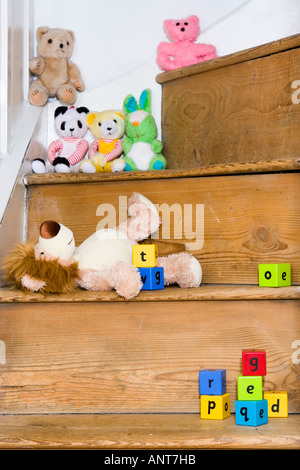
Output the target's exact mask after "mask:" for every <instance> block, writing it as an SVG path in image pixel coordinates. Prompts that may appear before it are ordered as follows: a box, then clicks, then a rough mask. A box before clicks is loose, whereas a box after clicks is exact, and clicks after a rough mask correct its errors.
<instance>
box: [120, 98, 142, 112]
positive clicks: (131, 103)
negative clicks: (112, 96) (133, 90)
mask: <svg viewBox="0 0 300 470" xmlns="http://www.w3.org/2000/svg"><path fill="white" fill-rule="evenodd" d="M123 106H124V110H125V111H126V112H127V113H128V114H130V113H133V112H134V111H137V110H138V109H139V107H138V104H137V101H136V99H135V97H134V96H132V95H127V96H126V98H125V100H124V103H123Z"/></svg>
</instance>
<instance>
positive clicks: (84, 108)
mask: <svg viewBox="0 0 300 470" xmlns="http://www.w3.org/2000/svg"><path fill="white" fill-rule="evenodd" d="M76 111H77V113H79V114H81V113H85V114H88V113H89V112H90V110H89V109H87V108H86V107H85V106H80V107H79V108H77V109H76Z"/></svg>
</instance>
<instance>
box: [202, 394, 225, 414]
mask: <svg viewBox="0 0 300 470" xmlns="http://www.w3.org/2000/svg"><path fill="white" fill-rule="evenodd" d="M200 415H201V419H225V418H228V417H229V416H230V395H229V393H224V394H223V395H201V396H200Z"/></svg>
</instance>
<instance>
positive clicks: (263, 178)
mask: <svg viewBox="0 0 300 470" xmlns="http://www.w3.org/2000/svg"><path fill="white" fill-rule="evenodd" d="M299 187H300V174H299V173H288V174H261V175H255V174H254V175H235V176H220V177H217V178H216V177H204V178H199V177H198V178H196V177H195V178H180V179H173V178H171V179H166V180H161V179H156V180H146V181H117V182H107V183H104V182H101V183H99V182H98V183H94V184H88V183H86V184H85V183H81V184H79V185H76V184H66V185H59V184H58V185H57V184H55V185H51V184H46V185H40V186H38V185H37V186H31V187H30V188H29V189H28V236H29V239H32V240H35V239H36V238H37V236H38V232H39V226H40V224H41V222H43V221H44V220H46V219H54V220H57V221H59V222H61V223H63V224H64V225H67V226H68V227H69V228H70V229H71V230H73V232H74V235H75V241H76V244H77V245H79V244H80V243H81V242H82V241H83V240H84V239H86V238H87V237H89V236H90V235H91V234H92V233H93V232H94V231H95V230H96V229H97V226H98V227H99V225H98V224H99V222H101V221H102V222H103V221H104V222H103V225H105V222H108V223H109V224H110V225H108V226H114V224H115V223H118V222H119V219H120V214H121V219H122V218H126V197H129V196H130V195H131V194H132V193H133V192H134V191H138V192H141V193H142V194H144V195H145V196H147V197H148V198H150V199H151V200H152V202H154V203H155V204H157V205H158V207H159V208H163V207H165V209H166V211H165V212H161V215H162V222H163V224H162V228H161V229H160V233H159V236H160V239H159V240H156V239H155V242H156V243H158V250H159V254H160V255H166V254H169V253H176V252H179V251H182V250H185V249H190V248H192V249H191V250H190V252H191V253H193V254H194V255H195V256H196V257H197V258H198V259H199V261H200V262H201V265H202V268H203V283H208V284H256V285H257V284H258V264H259V263H291V264H292V284H293V285H299V283H300V252H299V233H300V192H299ZM106 210H108V213H107V212H105V211H106ZM197 210H198V212H197ZM108 214H109V215H110V218H109V217H108ZM174 214H175V216H174ZM174 220H175V222H174ZM150 241H151V240H150Z"/></svg>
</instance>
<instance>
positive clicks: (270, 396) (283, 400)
mask: <svg viewBox="0 0 300 470" xmlns="http://www.w3.org/2000/svg"><path fill="white" fill-rule="evenodd" d="M264 398H265V399H266V400H268V416H269V418H287V417H288V394H287V392H275V391H274V392H264Z"/></svg>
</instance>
